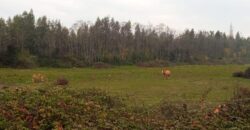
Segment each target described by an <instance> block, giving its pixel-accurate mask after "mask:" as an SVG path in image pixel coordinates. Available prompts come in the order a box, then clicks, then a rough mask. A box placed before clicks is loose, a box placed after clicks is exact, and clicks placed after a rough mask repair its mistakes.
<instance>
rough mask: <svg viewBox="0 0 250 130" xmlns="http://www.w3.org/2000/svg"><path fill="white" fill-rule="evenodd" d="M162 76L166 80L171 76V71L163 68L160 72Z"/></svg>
mask: <svg viewBox="0 0 250 130" xmlns="http://www.w3.org/2000/svg"><path fill="white" fill-rule="evenodd" d="M162 74H163V76H164V77H165V78H166V79H168V78H169V77H170V76H171V71H170V70H168V69H166V68H165V69H163V70H162Z"/></svg>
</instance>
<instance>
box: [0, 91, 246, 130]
mask: <svg viewBox="0 0 250 130" xmlns="http://www.w3.org/2000/svg"><path fill="white" fill-rule="evenodd" d="M249 98H250V91H249V90H248V89H246V88H240V89H237V93H236V94H235V96H234V98H232V100H230V101H228V102H225V103H224V104H220V105H218V106H216V107H208V108H206V109H201V108H200V107H199V103H196V104H186V103H180V102H163V103H162V104H161V105H160V106H159V107H156V108H155V107H153V108H152V109H150V110H147V109H145V108H141V107H140V108H137V107H136V108H133V109H132V108H130V107H128V106H127V105H126V104H124V101H123V99H122V98H120V97H115V96H110V95H108V94H107V93H106V92H103V91H100V90H96V89H86V90H82V91H73V90H69V89H62V88H60V87H56V86H48V87H42V88H37V89H35V90H30V89H27V88H18V89H11V88H8V89H5V90H1V91H0V99H1V100H0V129H32V130H38V129H39V130H47V129H101V130H103V129H150V130H151V129H152V130H162V129H249V128H250V127H249V126H250V102H249ZM136 110H137V111H136Z"/></svg>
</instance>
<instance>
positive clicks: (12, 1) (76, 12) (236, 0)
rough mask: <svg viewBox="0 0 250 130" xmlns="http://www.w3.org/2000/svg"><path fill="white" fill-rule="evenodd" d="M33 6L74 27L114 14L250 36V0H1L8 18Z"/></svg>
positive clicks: (1, 11)
mask: <svg viewBox="0 0 250 130" xmlns="http://www.w3.org/2000/svg"><path fill="white" fill-rule="evenodd" d="M31 8H32V9H33V11H34V14H35V15H36V17H38V16H43V15H46V16H48V17H49V18H50V19H59V20H61V22H62V23H63V24H64V25H66V26H68V27H71V25H73V24H74V23H76V22H77V21H79V20H83V21H95V20H96V18H97V17H98V16H99V17H104V16H110V17H114V18H115V19H116V20H119V21H128V20H131V21H132V22H139V23H142V24H153V25H157V24H160V23H164V24H166V25H168V26H169V27H170V28H173V29H175V30H177V31H181V30H184V29H187V28H194V29H195V30H215V31H216V30H221V31H224V32H227V33H228V32H229V25H230V23H232V24H233V26H234V32H236V31H239V32H240V33H241V34H242V35H244V36H250V25H249V24H250V13H249V12H250V0H0V17H3V18H8V17H9V16H11V17H12V16H14V15H16V14H20V13H22V12H23V11H24V10H27V11H29V10H30V9H31Z"/></svg>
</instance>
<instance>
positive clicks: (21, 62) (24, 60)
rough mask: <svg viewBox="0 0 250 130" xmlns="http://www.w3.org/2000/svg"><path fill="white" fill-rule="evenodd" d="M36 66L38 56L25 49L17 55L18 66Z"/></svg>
mask: <svg viewBox="0 0 250 130" xmlns="http://www.w3.org/2000/svg"><path fill="white" fill-rule="evenodd" d="M35 66H36V57H35V56H33V55H31V54H30V53H29V52H28V51H26V50H24V51H22V52H20V53H19V54H18V56H17V67H21V68H33V67H35Z"/></svg>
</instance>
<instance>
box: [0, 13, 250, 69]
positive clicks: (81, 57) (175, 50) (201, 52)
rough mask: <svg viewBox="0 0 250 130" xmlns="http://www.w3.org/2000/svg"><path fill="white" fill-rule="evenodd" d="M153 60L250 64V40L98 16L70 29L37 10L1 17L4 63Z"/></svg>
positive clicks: (55, 64) (62, 64)
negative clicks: (176, 30) (175, 30)
mask: <svg viewBox="0 0 250 130" xmlns="http://www.w3.org/2000/svg"><path fill="white" fill-rule="evenodd" d="M150 61H164V62H166V63H187V64H207V63H216V64H217V63H249V62H250V38H245V37H241V36H240V34H239V33H237V34H236V36H228V35H226V34H225V33H224V32H220V31H216V32H214V31H194V30H193V29H187V30H186V31H184V32H183V33H181V34H176V33H175V32H174V31H173V30H171V29H170V28H168V27H166V26H164V25H158V26H143V25H141V24H132V23H131V22H130V21H128V22H119V21H116V20H115V19H113V18H109V17H104V18H97V20H96V21H95V22H94V23H89V22H78V23H76V24H74V25H73V26H72V27H71V28H67V27H65V26H63V25H62V24H61V22H60V21H58V20H49V19H48V18H47V17H46V16H43V17H39V18H37V19H35V16H34V14H33V11H32V10H31V11H29V12H26V11H25V12H23V13H22V14H20V15H16V16H14V17H13V18H9V19H7V20H5V19H3V18H0V66H10V67H19V66H21V67H31V66H53V67H73V66H75V67H81V66H87V65H92V64H94V63H97V62H104V63H109V64H114V65H123V64H138V63H144V62H150Z"/></svg>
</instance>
